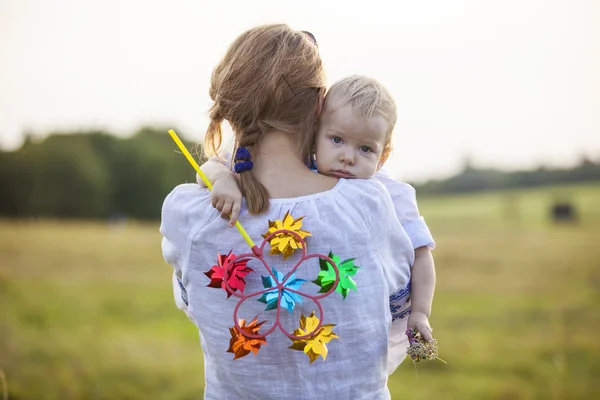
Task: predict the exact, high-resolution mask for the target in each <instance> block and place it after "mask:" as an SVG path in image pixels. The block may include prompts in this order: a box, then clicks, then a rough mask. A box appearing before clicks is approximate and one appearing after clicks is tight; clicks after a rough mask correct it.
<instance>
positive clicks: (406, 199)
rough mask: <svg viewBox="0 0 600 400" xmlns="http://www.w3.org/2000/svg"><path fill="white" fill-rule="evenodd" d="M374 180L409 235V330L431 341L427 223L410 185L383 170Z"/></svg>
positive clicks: (430, 263) (431, 268)
mask: <svg viewBox="0 0 600 400" xmlns="http://www.w3.org/2000/svg"><path fill="white" fill-rule="evenodd" d="M375 177H376V178H377V179H379V181H381V183H383V185H384V186H385V187H386V188H387V189H388V191H389V192H390V195H391V196H392V200H393V201H394V207H395V209H396V215H397V216H398V220H399V221H400V223H401V224H402V227H403V228H404V230H405V231H406V233H407V234H408V237H409V238H410V240H411V241H412V243H413V247H414V249H415V261H414V263H413V267H412V271H411V294H410V297H411V313H410V316H409V318H408V328H416V329H417V330H418V331H419V332H421V334H422V335H423V337H424V339H426V340H430V339H432V336H431V330H432V329H431V327H430V325H429V316H430V314H431V305H432V302H433V294H434V291H435V265H434V261H433V256H432V254H431V250H432V249H433V248H435V242H434V240H433V237H432V236H431V233H430V231H429V228H428V227H427V224H426V223H425V221H424V219H423V218H422V217H421V216H420V214H419V209H418V207H417V198H416V194H415V190H414V188H413V187H412V186H410V185H408V184H406V183H402V182H398V181H396V180H395V179H393V178H391V177H390V176H389V175H388V174H386V173H385V172H384V171H380V172H378V173H377V174H376V175H375Z"/></svg>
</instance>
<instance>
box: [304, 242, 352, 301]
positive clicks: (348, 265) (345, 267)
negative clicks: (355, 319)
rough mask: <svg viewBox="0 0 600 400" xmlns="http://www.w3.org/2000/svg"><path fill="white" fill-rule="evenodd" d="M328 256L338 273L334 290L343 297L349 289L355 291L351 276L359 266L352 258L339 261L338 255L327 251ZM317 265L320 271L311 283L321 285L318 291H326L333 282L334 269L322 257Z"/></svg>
mask: <svg viewBox="0 0 600 400" xmlns="http://www.w3.org/2000/svg"><path fill="white" fill-rule="evenodd" d="M329 258H330V259H332V260H333V262H334V263H335V264H336V265H337V267H338V270H339V274H340V279H339V282H338V284H337V286H336V288H335V291H336V292H338V293H340V294H341V295H342V297H343V298H344V299H345V298H346V296H347V295H348V292H350V290H354V291H356V283H355V282H354V281H353V280H352V278H351V276H354V275H356V271H358V269H359V268H360V267H358V266H356V265H354V258H349V259H347V260H344V261H342V262H340V257H338V256H336V255H334V254H333V253H332V252H329ZM319 267H320V268H321V272H319V275H318V276H317V279H315V280H314V281H313V283H314V284H316V285H319V286H320V287H321V290H320V291H319V293H323V292H327V291H328V290H329V289H331V287H332V286H333V285H334V284H335V270H334V268H333V265H332V264H331V263H330V262H329V261H327V260H325V259H323V258H321V259H319Z"/></svg>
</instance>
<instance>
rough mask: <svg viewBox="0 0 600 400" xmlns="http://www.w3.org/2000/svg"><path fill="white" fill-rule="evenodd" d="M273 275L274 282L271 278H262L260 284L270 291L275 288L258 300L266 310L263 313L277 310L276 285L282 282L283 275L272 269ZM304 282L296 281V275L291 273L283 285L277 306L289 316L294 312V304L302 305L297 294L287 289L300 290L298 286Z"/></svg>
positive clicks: (303, 280)
mask: <svg viewBox="0 0 600 400" xmlns="http://www.w3.org/2000/svg"><path fill="white" fill-rule="evenodd" d="M273 275H275V278H276V280H274V279H273V277H272V276H263V277H262V282H263V286H264V287H265V288H266V289H270V288H273V287H275V289H273V290H270V291H268V292H265V293H263V295H262V296H261V297H260V299H258V301H260V302H262V303H265V304H266V305H267V308H266V309H265V311H268V310H273V309H276V308H277V298H278V297H279V291H278V290H277V283H278V282H281V281H283V274H282V273H281V272H279V271H277V270H275V268H273ZM304 282H306V280H305V279H297V278H296V274H295V273H293V274H291V275H290V276H289V278H288V279H287V281H286V282H285V283H284V284H283V290H282V291H281V301H280V302H279V305H280V306H281V307H282V308H285V309H286V310H288V311H289V313H290V314H291V313H292V312H293V311H294V307H295V306H296V303H299V304H302V297H301V296H300V295H299V294H298V293H294V292H291V291H289V290H286V288H287V289H294V290H298V289H300V285H302V284H303V283H304Z"/></svg>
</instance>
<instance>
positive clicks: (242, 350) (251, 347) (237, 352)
mask: <svg viewBox="0 0 600 400" xmlns="http://www.w3.org/2000/svg"><path fill="white" fill-rule="evenodd" d="M238 323H239V325H240V329H241V331H242V333H240V332H238V330H237V329H235V326H234V327H231V328H229V333H230V334H231V339H230V340H229V349H227V352H228V353H233V354H234V357H233V359H234V360H236V359H238V358H242V357H244V356H247V355H248V354H250V352H252V353H253V354H254V355H256V353H258V350H260V346H261V345H263V344H267V339H266V338H265V337H260V338H250V337H247V336H245V335H244V333H245V334H250V335H257V334H258V331H259V330H260V327H261V325H262V324H264V323H265V321H262V322H258V316H257V317H255V318H254V319H253V320H252V321H250V323H249V324H248V325H246V320H244V319H240V320H239V321H238Z"/></svg>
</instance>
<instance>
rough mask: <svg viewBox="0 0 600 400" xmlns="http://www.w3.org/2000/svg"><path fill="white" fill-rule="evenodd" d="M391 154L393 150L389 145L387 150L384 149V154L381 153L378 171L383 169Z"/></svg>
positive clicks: (386, 147)
mask: <svg viewBox="0 0 600 400" xmlns="http://www.w3.org/2000/svg"><path fill="white" fill-rule="evenodd" d="M391 152H392V148H391V147H390V146H389V145H388V146H385V149H383V152H382V153H381V157H379V163H378V164H377V171H379V170H380V169H381V167H383V164H385V162H386V161H387V159H388V157H389V156H390V153H391Z"/></svg>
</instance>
